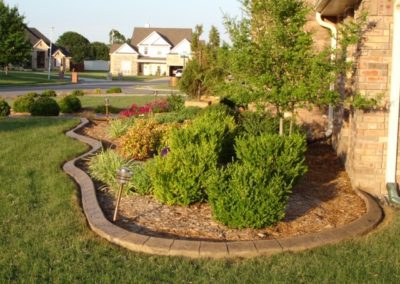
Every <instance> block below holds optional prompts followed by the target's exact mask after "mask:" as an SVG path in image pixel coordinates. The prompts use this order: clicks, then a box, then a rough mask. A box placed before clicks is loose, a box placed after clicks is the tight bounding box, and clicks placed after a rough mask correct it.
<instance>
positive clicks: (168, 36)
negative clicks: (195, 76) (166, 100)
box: [110, 27, 192, 76]
mask: <svg viewBox="0 0 400 284" xmlns="http://www.w3.org/2000/svg"><path fill="white" fill-rule="evenodd" d="M191 38H192V29H183V28H140V27H139V28H138V27H136V28H134V30H133V35H132V39H131V42H130V43H124V44H114V45H113V46H112V47H111V50H110V69H111V70H110V72H111V73H113V74H114V75H117V74H122V75H133V76H135V75H145V76H148V75H160V76H172V74H173V72H174V71H175V70H176V69H180V68H183V67H184V66H185V64H186V62H187V60H188V59H189V58H190V56H191V53H192V50H191Z"/></svg>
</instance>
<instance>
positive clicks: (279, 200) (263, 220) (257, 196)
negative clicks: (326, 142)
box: [207, 134, 306, 228]
mask: <svg viewBox="0 0 400 284" xmlns="http://www.w3.org/2000/svg"><path fill="white" fill-rule="evenodd" d="M235 142H236V146H235V150H236V155H237V157H238V160H237V161H235V162H233V163H231V164H229V165H228V167H227V168H226V169H221V170H216V171H214V174H213V175H212V176H211V178H210V179H209V183H208V191H207V192H208V195H209V201H210V204H211V208H212V212H213V216H214V218H215V219H217V220H218V221H220V222H222V223H223V224H225V225H227V226H229V227H231V228H244V227H250V228H263V227H266V226H272V225H275V224H276V223H277V222H278V221H280V220H282V219H283V218H284V216H285V208H286V205H287V202H288V197H289V194H290V193H291V190H292V187H293V184H294V182H295V180H296V179H297V178H298V177H299V176H301V175H302V174H304V173H305V171H306V166H305V165H304V153H305V150H306V143H305V138H304V136H302V135H298V134H293V135H292V136H279V135H270V134H261V135H260V136H250V135H247V136H244V137H241V138H237V139H236V141H235Z"/></svg>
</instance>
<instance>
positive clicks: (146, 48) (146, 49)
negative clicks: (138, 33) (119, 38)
mask: <svg viewBox="0 0 400 284" xmlns="http://www.w3.org/2000/svg"><path fill="white" fill-rule="evenodd" d="M148 53H149V48H148V47H147V46H146V47H145V48H144V54H145V55H147V54H148Z"/></svg>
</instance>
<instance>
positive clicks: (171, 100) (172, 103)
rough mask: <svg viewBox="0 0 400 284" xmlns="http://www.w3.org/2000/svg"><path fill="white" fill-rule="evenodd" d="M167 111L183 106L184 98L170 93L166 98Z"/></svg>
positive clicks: (180, 108)
mask: <svg viewBox="0 0 400 284" xmlns="http://www.w3.org/2000/svg"><path fill="white" fill-rule="evenodd" d="M167 102H168V109H169V111H180V110H182V109H183V108H184V107H185V99H184V97H183V96H180V95H171V96H169V97H168V98H167Z"/></svg>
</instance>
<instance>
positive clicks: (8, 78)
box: [0, 71, 68, 87]
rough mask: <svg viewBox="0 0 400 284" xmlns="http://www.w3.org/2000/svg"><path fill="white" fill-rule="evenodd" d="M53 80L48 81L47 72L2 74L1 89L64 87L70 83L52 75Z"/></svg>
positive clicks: (0, 75) (0, 78)
mask: <svg viewBox="0 0 400 284" xmlns="http://www.w3.org/2000/svg"><path fill="white" fill-rule="evenodd" d="M50 78H51V80H48V75H47V73H46V72H23V71H21V72H19V71H18V72H17V71H11V72H8V75H5V73H4V72H0V87H13V86H39V85H62V84H67V83H68V81H64V80H59V79H58V75H55V74H51V77H50Z"/></svg>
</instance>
